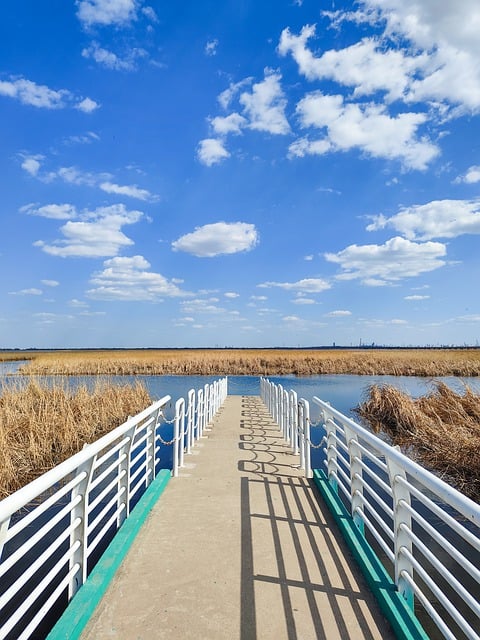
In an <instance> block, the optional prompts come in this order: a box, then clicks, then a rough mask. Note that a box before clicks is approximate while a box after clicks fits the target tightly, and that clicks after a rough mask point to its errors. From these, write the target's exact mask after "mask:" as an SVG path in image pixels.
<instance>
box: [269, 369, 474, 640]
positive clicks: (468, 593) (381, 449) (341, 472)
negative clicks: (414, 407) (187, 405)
mask: <svg viewBox="0 0 480 640" xmlns="http://www.w3.org/2000/svg"><path fill="white" fill-rule="evenodd" d="M260 395H261V397H262V400H263V401H264V403H265V405H266V406H267V408H268V410H269V413H270V414H271V415H272V417H273V418H274V419H275V421H276V422H277V424H278V425H279V428H280V429H281V432H282V434H283V436H284V437H285V439H286V440H287V441H288V442H289V443H290V444H291V446H292V450H293V451H294V453H297V452H299V453H300V466H301V468H302V469H304V470H305V475H306V476H307V477H312V466H311V454H312V451H313V452H314V451H315V450H318V454H319V455H318V458H319V466H323V467H324V472H325V475H326V476H327V477H328V480H329V482H330V484H331V485H332V486H333V487H334V489H335V490H336V491H337V493H338V495H339V497H340V498H341V499H342V502H343V503H344V505H345V506H346V507H347V509H348V510H349V511H350V513H351V516H352V519H353V521H354V523H355V524H356V525H357V527H358V529H359V530H360V531H361V532H362V533H364V534H366V535H367V537H368V539H369V540H371V541H372V544H373V545H374V546H376V547H377V549H378V555H379V556H381V557H382V558H384V560H383V563H384V565H385V567H386V569H387V570H389V572H390V573H391V574H392V576H393V577H394V580H395V584H396V586H397V589H398V591H399V592H400V593H401V594H402V595H403V597H404V598H405V600H406V601H407V603H408V604H409V605H410V606H411V607H413V606H414V603H415V604H417V605H418V604H420V605H421V606H422V607H423V609H424V610H425V612H426V613H428V615H429V616H430V618H431V620H432V621H433V623H434V625H435V627H436V629H437V630H438V632H439V633H440V634H441V635H442V636H443V637H445V638H448V639H451V640H458V639H459V638H468V639H477V640H478V639H479V638H480V567H479V564H480V505H478V504H477V503H475V502H473V501H472V500H470V499H469V498H467V497H466V496H465V495H463V494H462V493H460V492H459V491H457V490H456V489H454V488H453V487H451V486H450V485H449V484H447V483H446V482H444V481H443V480H441V479H440V478H438V477H437V476H435V475H434V474H432V473H431V472H429V471H428V470H426V469H425V468H423V467H422V466H420V465H419V464H417V463H416V462H414V461H413V460H411V459H410V458H409V457H407V456H406V455H404V454H403V453H401V451H400V450H399V449H398V448H397V447H392V446H390V445H389V444H387V443H386V442H384V441H383V440H381V439H380V438H378V437H377V436H375V435H374V434H373V433H371V432H370V431H368V430H367V429H364V428H363V427H361V426H360V425H358V424H357V423H356V422H355V421H353V420H351V419H350V418H348V417H347V416H345V415H343V414H342V413H340V412H339V411H337V410H336V409H334V408H333V407H331V406H330V405H329V404H328V403H327V402H324V401H323V400H320V399H319V398H317V397H315V396H314V397H313V399H312V405H314V406H315V407H316V408H317V409H318V410H319V412H320V416H319V420H318V421H317V423H316V424H315V423H314V422H312V421H311V419H310V403H309V402H308V401H307V400H304V399H300V400H298V401H296V396H295V395H294V393H293V392H291V391H290V392H287V391H286V390H285V389H283V387H282V386H281V385H276V384H274V383H273V382H271V381H269V380H267V379H265V378H262V379H261V382H260ZM293 402H296V407H292V406H291V404H292V403H293ZM315 428H316V429H315ZM315 431H316V432H318V433H315V436H314V435H313V434H314V432H315ZM472 464H475V461H474V460H472Z"/></svg>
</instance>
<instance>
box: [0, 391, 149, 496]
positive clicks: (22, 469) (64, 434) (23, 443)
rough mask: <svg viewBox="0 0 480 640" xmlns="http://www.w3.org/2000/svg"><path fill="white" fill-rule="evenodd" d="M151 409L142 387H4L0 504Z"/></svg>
mask: <svg viewBox="0 0 480 640" xmlns="http://www.w3.org/2000/svg"><path fill="white" fill-rule="evenodd" d="M150 403H151V401H150V397H149V394H148V392H147V390H146V389H145V387H144V386H143V385H142V384H140V383H137V384H133V385H118V384H109V383H108V382H105V381H104V382H98V383H97V384H96V385H95V386H94V388H93V389H92V390H88V389H87V387H86V386H81V387H79V388H77V389H75V390H71V389H69V388H68V385H66V384H62V383H61V382H57V384H55V385H54V386H45V385H44V384H42V383H40V382H39V381H37V380H35V379H31V380H30V381H29V382H28V384H27V385H12V384H8V385H4V387H3V388H2V389H1V395H0V499H1V498H4V497H5V496H7V495H8V494H10V493H12V492H13V491H16V490H17V489H20V488H21V487H22V486H24V485H25V484H27V483H28V482H30V481H32V480H33V479H34V478H36V477H37V476H39V475H41V474H42V473H44V472H45V471H48V470H49V469H51V468H53V467H55V466H56V465H58V464H60V462H63V461H64V460H66V459H67V458H69V457H70V456H72V455H73V454H75V453H77V452H78V451H80V450H81V449H82V447H83V445H84V444H85V443H88V442H94V441H95V440H98V438H100V437H102V436H103V435H105V433H108V432H109V431H111V430H112V429H114V428H115V427H117V426H118V425H120V424H122V423H123V422H125V420H127V418H128V416H130V415H135V414H136V413H139V412H140V411H142V410H143V409H144V408H145V407H147V406H148V405H149V404H150Z"/></svg>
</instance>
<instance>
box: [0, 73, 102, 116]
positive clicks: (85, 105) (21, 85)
mask: <svg viewBox="0 0 480 640" xmlns="http://www.w3.org/2000/svg"><path fill="white" fill-rule="evenodd" d="M0 96H5V97H8V98H13V99H14V100H18V101H19V102H21V103H22V104H24V105H28V106H31V107H37V108H38V109H64V108H66V107H74V108H77V109H80V110H81V111H85V112H87V113H88V112H91V111H94V110H95V109H96V108H97V107H98V106H99V105H98V103H97V102H95V101H94V100H92V99H91V98H78V97H76V96H75V95H74V94H73V93H72V92H71V91H69V90H68V89H58V90H55V89H50V87H47V86H46V85H43V84H37V83H36V82H33V81H32V80H27V79H26V78H22V77H20V78H14V77H12V78H10V80H0Z"/></svg>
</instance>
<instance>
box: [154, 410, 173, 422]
mask: <svg viewBox="0 0 480 640" xmlns="http://www.w3.org/2000/svg"><path fill="white" fill-rule="evenodd" d="M158 415H159V417H160V418H161V419H162V422H163V423H164V424H174V423H175V420H176V417H175V416H174V417H173V418H172V419H171V420H167V418H166V417H165V414H164V413H163V411H160V412H159V414H158Z"/></svg>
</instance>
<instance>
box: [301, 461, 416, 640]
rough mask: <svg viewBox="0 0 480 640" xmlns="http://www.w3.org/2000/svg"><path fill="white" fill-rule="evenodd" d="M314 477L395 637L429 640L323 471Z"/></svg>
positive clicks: (408, 639) (314, 473)
mask: <svg viewBox="0 0 480 640" xmlns="http://www.w3.org/2000/svg"><path fill="white" fill-rule="evenodd" d="M313 480H314V482H315V485H316V486H317V488H318V490H319V491H320V494H321V496H322V498H323V499H324V500H325V502H326V504H327V506H328V508H329V511H330V512H331V514H332V515H333V517H334V519H335V522H336V524H337V526H338V528H339V530H340V532H341V533H342V536H343V538H344V539H345V541H346V543H347V545H348V547H349V548H350V550H351V551H352V553H353V555H354V557H355V559H356V561H357V563H358V565H359V567H360V569H361V571H362V573H363V575H364V577H365V579H366V581H367V583H368V586H369V587H370V589H371V591H372V593H373V595H374V596H375V599H376V600H377V602H378V604H379V606H380V608H381V610H382V612H383V614H384V616H385V617H386V618H387V620H388V621H389V623H390V625H391V626H392V629H393V631H394V632H395V635H396V636H397V638H399V639H400V640H428V638H429V636H428V634H427V633H426V632H425V630H424V628H423V627H422V625H421V623H420V621H419V620H418V618H417V617H416V616H415V614H414V612H413V611H412V610H411V609H410V608H409V607H408V605H407V604H406V602H405V601H404V600H403V598H402V596H401V595H400V593H399V592H398V591H397V588H396V586H395V583H394V582H393V580H392V579H391V578H390V576H389V574H388V573H387V571H386V569H385V567H384V566H383V564H382V563H381V561H380V560H379V558H378V556H377V554H376V553H375V551H374V550H373V548H372V547H371V546H370V544H369V543H368V542H367V540H366V538H365V537H364V536H363V535H362V533H361V532H360V531H359V529H358V528H357V527H356V526H355V524H354V523H353V519H352V517H351V516H350V514H349V513H348V511H347V510H346V509H345V506H344V505H343V503H342V501H341V500H340V498H339V497H338V495H337V494H336V493H335V491H334V490H333V489H332V487H331V485H330V483H329V481H328V478H327V476H326V474H325V473H324V471H323V470H321V469H314V470H313Z"/></svg>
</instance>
